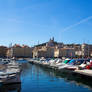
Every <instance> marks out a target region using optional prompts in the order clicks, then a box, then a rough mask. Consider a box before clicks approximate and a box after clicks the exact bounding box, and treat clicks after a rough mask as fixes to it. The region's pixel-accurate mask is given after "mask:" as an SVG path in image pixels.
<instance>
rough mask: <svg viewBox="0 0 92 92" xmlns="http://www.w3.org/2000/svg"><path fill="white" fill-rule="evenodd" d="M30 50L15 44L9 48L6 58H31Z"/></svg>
mask: <svg viewBox="0 0 92 92" xmlns="http://www.w3.org/2000/svg"><path fill="white" fill-rule="evenodd" d="M32 50H33V49H32V48H30V47H29V46H26V45H23V46H20V45H18V44H15V45H14V46H12V47H11V48H9V49H8V52H7V56H8V57H32Z"/></svg>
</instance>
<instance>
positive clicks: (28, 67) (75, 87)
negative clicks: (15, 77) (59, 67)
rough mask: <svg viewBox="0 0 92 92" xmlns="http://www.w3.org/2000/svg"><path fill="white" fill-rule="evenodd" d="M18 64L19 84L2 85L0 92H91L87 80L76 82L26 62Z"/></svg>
mask: <svg viewBox="0 0 92 92" xmlns="http://www.w3.org/2000/svg"><path fill="white" fill-rule="evenodd" d="M18 62H19V63H22V72H21V84H12V85H2V86H0V92H92V89H91V88H92V87H91V85H90V84H89V83H86V82H87V80H85V81H86V82H84V80H83V81H81V78H79V80H78V81H76V79H74V78H73V79H72V78H68V77H67V76H68V75H61V74H58V73H57V72H56V71H54V70H51V69H46V68H44V67H41V66H39V65H35V64H30V63H28V62H27V61H18ZM59 73H60V72H59Z"/></svg>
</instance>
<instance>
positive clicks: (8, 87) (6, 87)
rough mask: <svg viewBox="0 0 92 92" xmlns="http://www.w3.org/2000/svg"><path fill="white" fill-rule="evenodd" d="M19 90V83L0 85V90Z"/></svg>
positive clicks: (19, 91) (1, 91) (4, 91)
mask: <svg viewBox="0 0 92 92" xmlns="http://www.w3.org/2000/svg"><path fill="white" fill-rule="evenodd" d="M10 91H12V92H21V83H19V84H10V85H2V86H1V87H0V92H10Z"/></svg>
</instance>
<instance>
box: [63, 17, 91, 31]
mask: <svg viewBox="0 0 92 92" xmlns="http://www.w3.org/2000/svg"><path fill="white" fill-rule="evenodd" d="M90 19H92V16H89V17H87V18H85V19H82V20H80V21H79V22H77V23H75V24H73V25H70V26H68V27H66V28H64V29H63V31H62V32H65V31H67V30H69V29H71V28H73V27H76V26H78V25H80V24H82V23H84V22H86V21H88V20H90Z"/></svg>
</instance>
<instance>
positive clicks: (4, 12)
mask: <svg viewBox="0 0 92 92" xmlns="http://www.w3.org/2000/svg"><path fill="white" fill-rule="evenodd" d="M53 36H54V37H55V40H56V41H58V42H64V43H83V42H86V43H90V44H91V43H92V0H0V45H7V46H8V45H9V44H10V43H13V44H14V43H18V44H27V45H29V46H32V45H35V44H37V43H38V41H39V43H43V42H46V41H48V40H49V38H50V37H53Z"/></svg>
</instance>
